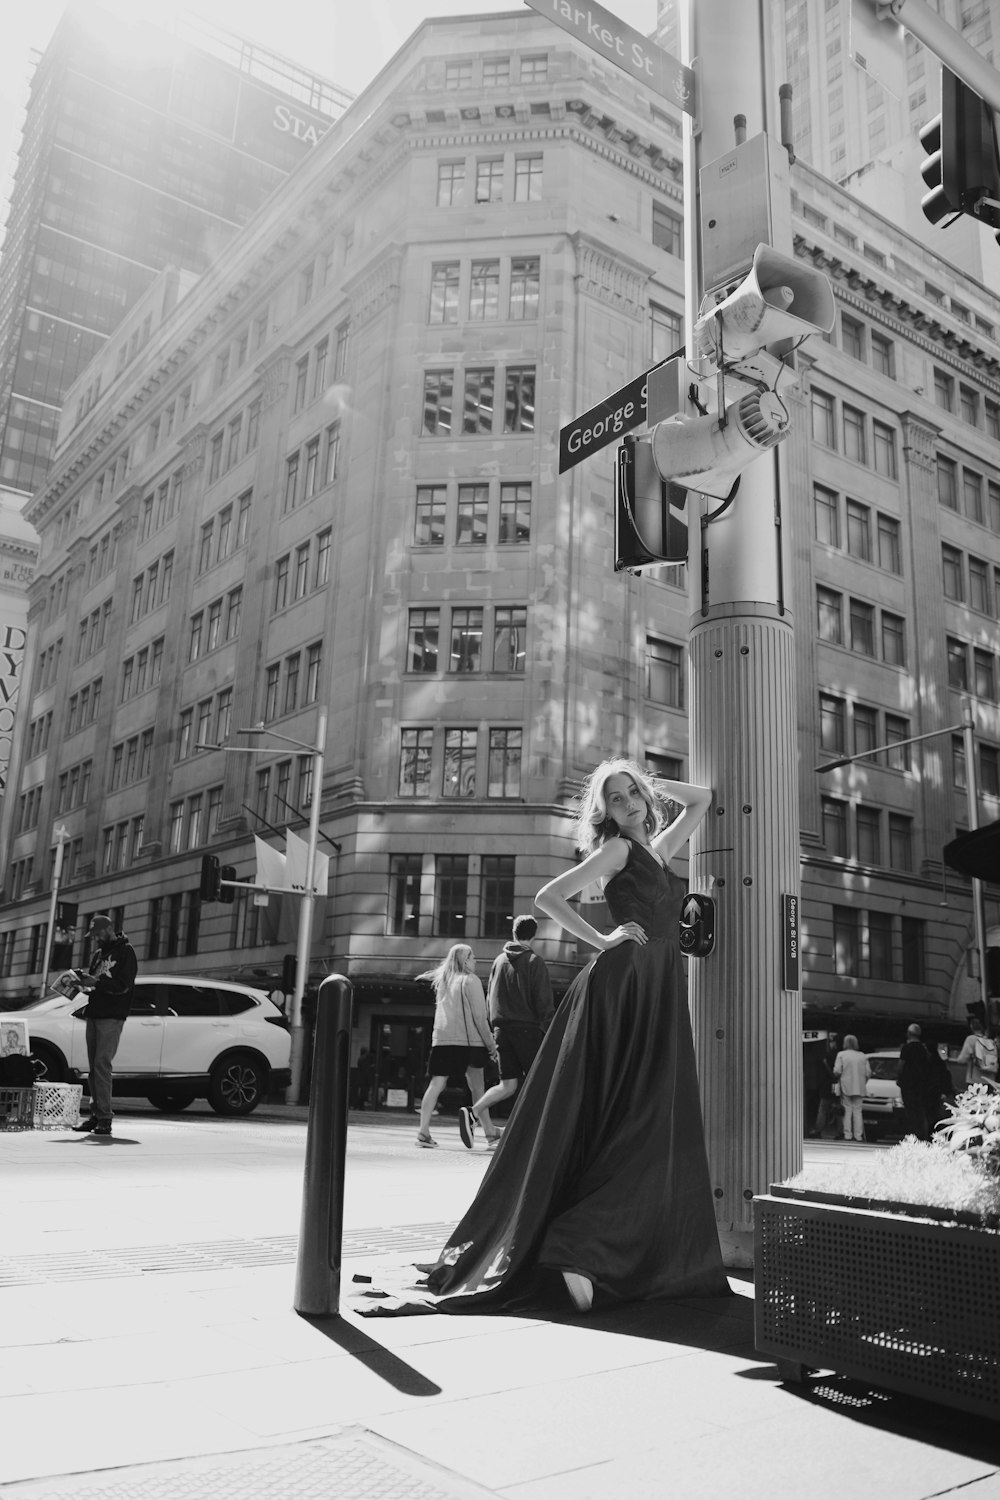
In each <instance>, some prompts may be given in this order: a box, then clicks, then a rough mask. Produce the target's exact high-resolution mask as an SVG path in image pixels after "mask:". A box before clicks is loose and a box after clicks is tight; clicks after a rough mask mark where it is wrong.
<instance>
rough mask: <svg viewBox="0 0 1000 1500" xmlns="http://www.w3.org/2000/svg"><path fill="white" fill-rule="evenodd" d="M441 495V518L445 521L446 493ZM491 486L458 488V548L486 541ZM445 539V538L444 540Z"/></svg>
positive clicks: (472, 485) (464, 485) (442, 492)
mask: <svg viewBox="0 0 1000 1500" xmlns="http://www.w3.org/2000/svg"><path fill="white" fill-rule="evenodd" d="M438 493H439V494H440V495H441V497H442V500H441V516H442V522H443V519H444V498H443V497H444V491H443V490H439V491H438ZM489 493H490V492H489V485H486V484H460V485H459V487H458V524H457V527H456V533H455V542H456V544H457V545H458V546H460V547H462V546H469V545H471V544H473V543H484V542H485V541H486V521H487V516H488V512H489ZM442 539H443V538H442Z"/></svg>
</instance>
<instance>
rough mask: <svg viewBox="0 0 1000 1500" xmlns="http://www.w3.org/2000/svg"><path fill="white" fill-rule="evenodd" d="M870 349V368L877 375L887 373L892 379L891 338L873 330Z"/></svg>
mask: <svg viewBox="0 0 1000 1500" xmlns="http://www.w3.org/2000/svg"><path fill="white" fill-rule="evenodd" d="M871 349H872V368H873V369H874V370H876V371H877V372H878V374H879V375H887V376H888V377H889V379H890V380H892V379H893V371H894V360H893V347H892V339H887V338H886V337H885V335H884V334H881V333H874V332H873V333H872V336H871Z"/></svg>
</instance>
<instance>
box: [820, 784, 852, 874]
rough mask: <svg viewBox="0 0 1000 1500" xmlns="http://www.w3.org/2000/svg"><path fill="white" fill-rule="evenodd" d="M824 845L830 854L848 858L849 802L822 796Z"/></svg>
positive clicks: (821, 811)
mask: <svg viewBox="0 0 1000 1500" xmlns="http://www.w3.org/2000/svg"><path fill="white" fill-rule="evenodd" d="M820 814H821V817H822V822H823V847H824V848H825V849H826V851H827V853H828V854H833V855H836V856H837V857H838V858H839V859H846V858H847V803H846V802H841V801H840V800H839V799H837V798H835V797H821V798H820Z"/></svg>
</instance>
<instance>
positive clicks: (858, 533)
mask: <svg viewBox="0 0 1000 1500" xmlns="http://www.w3.org/2000/svg"><path fill="white" fill-rule="evenodd" d="M847 550H848V552H849V553H850V555H851V557H858V558H860V559H861V561H862V562H871V560H872V524H871V511H870V510H869V509H868V506H867V505H862V504H861V502H860V501H858V500H848V502H847Z"/></svg>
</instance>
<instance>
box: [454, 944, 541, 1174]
mask: <svg viewBox="0 0 1000 1500" xmlns="http://www.w3.org/2000/svg"><path fill="white" fill-rule="evenodd" d="M537 931H538V923H537V922H536V921H535V919H534V917H528V916H524V917H515V918H514V926H513V934H514V937H513V942H510V943H505V944H504V946H503V950H502V952H500V953H498V954H497V956H496V958H495V959H494V960H493V967H492V969H491V970H490V977H489V983H488V984H487V987H486V1004H487V1008H488V1010H489V1017H490V1026H491V1027H492V1029H493V1039H494V1041H495V1042H496V1044H497V1055H498V1059H499V1066H500V1082H499V1083H495V1084H494V1085H493V1087H492V1088H490V1089H487V1090H486V1092H485V1094H483V1096H482V1098H481V1099H479V1101H478V1102H477V1103H476V1104H474V1105H473V1106H472V1108H471V1109H468V1108H465V1107H464V1106H463V1108H462V1109H460V1110H459V1112H458V1128H459V1132H460V1134H461V1137H462V1144H463V1145H464V1146H467V1147H468V1148H469V1149H470V1150H471V1149H472V1138H473V1132H474V1131H475V1128H476V1126H477V1125H482V1126H483V1128H484V1130H485V1131H486V1136H487V1140H488V1141H492V1142H493V1143H495V1142H496V1140H498V1139H499V1132H498V1131H496V1130H494V1128H493V1123H492V1121H491V1119H490V1105H491V1104H499V1103H500V1102H501V1100H503V1099H510V1098H512V1096H513V1095H514V1094H516V1093H517V1091H518V1089H519V1088H520V1086H521V1080H522V1079H523V1078H524V1076H525V1074H526V1073H527V1071H528V1069H529V1068H530V1067H531V1064H532V1063H533V1062H534V1060H535V1053H536V1052H537V1051H538V1049H539V1047H540V1046H541V1044H542V1037H543V1036H544V1035H545V1032H546V1030H547V1028H548V1024H549V1022H550V1021H551V1020H552V1014H553V1004H552V982H551V980H550V979H549V971H548V969H546V967H545V960H544V959H543V958H541V957H539V955H538V954H537V953H536V952H535V951H534V949H533V948H532V946H531V943H532V939H533V938H534V936H535V933H536V932H537Z"/></svg>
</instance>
